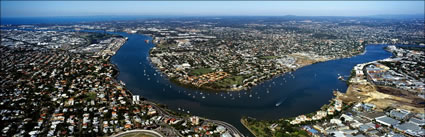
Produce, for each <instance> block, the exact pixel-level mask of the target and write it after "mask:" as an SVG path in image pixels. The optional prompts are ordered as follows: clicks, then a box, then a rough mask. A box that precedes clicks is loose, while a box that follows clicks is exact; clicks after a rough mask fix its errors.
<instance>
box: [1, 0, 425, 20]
mask: <svg viewBox="0 0 425 137" xmlns="http://www.w3.org/2000/svg"><path fill="white" fill-rule="evenodd" d="M403 14H424V1H265V2H264V1H263V2H259V1H200V2H199V1H155V2H154V1H1V17H54V16H109V15H112V16H117V15H118V16H120V15H132V16H134V15H136V16H284V15H296V16H371V15H403Z"/></svg>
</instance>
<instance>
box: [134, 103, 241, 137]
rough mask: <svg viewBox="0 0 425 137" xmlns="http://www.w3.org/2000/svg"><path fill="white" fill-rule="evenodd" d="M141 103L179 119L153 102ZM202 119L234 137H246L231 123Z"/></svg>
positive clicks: (162, 113)
mask: <svg viewBox="0 0 425 137" xmlns="http://www.w3.org/2000/svg"><path fill="white" fill-rule="evenodd" d="M141 103H143V104H149V105H151V106H152V107H153V108H154V109H155V110H157V112H158V113H159V114H160V115H162V116H168V117H178V116H175V115H172V114H170V113H168V112H167V111H165V110H163V108H161V107H158V106H157V105H156V104H155V103H152V102H149V101H141ZM200 119H202V120H204V121H205V122H210V123H215V124H216V125H220V126H223V127H225V128H226V129H227V130H228V131H229V133H230V134H231V135H232V136H234V137H245V136H244V135H243V134H242V133H241V132H239V130H238V129H236V128H235V127H234V126H233V125H231V124H229V123H226V122H223V121H219V120H210V119H206V118H200ZM177 133H178V134H179V135H181V134H180V133H179V132H177Z"/></svg>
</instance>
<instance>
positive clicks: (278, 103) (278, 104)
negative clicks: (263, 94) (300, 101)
mask: <svg viewBox="0 0 425 137" xmlns="http://www.w3.org/2000/svg"><path fill="white" fill-rule="evenodd" d="M286 98H287V97H286ZM286 98H284V99H282V100H281V101H279V102H277V103H276V104H275V106H276V107H278V106H280V104H282V103H283V102H285V100H286Z"/></svg>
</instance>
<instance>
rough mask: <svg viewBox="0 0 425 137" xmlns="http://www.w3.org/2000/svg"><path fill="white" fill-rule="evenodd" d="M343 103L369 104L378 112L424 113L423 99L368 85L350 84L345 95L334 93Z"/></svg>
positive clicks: (391, 89)
mask: <svg viewBox="0 0 425 137" xmlns="http://www.w3.org/2000/svg"><path fill="white" fill-rule="evenodd" d="M335 94H336V96H337V98H339V99H341V100H342V101H343V102H344V103H349V104H351V103H356V102H363V103H371V104H375V105H376V107H377V110H378V111H382V110H384V109H385V108H388V107H393V108H401V109H406V110H410V111H412V112H416V113H418V112H419V113H424V108H425V106H424V104H423V103H422V102H424V99H421V98H419V97H417V96H414V95H413V94H411V93H409V92H407V91H402V90H398V89H394V88H389V87H377V86H375V85H372V84H370V83H368V84H366V85H358V84H351V85H350V86H349V87H348V89H347V92H346V93H339V92H338V93H335Z"/></svg>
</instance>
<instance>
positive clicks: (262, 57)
mask: <svg viewBox="0 0 425 137" xmlns="http://www.w3.org/2000/svg"><path fill="white" fill-rule="evenodd" d="M259 58H260V59H275V58H277V56H261V57H259Z"/></svg>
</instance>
